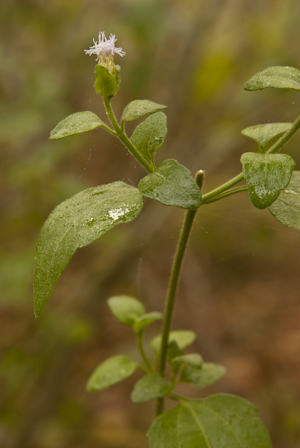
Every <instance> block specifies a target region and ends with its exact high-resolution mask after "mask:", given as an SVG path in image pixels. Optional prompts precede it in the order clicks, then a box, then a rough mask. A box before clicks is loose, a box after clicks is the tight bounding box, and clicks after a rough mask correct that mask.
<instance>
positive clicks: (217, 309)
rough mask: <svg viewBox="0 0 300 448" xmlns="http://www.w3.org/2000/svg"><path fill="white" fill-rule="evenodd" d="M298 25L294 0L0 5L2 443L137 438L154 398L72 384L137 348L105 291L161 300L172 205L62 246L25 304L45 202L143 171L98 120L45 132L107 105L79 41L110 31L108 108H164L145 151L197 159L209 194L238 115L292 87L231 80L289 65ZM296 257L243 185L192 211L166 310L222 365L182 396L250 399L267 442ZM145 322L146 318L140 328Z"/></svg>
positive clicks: (292, 367)
mask: <svg viewBox="0 0 300 448" xmlns="http://www.w3.org/2000/svg"><path fill="white" fill-rule="evenodd" d="M299 20H300V3H299V0H285V1H282V0H259V1H254V2H249V1H240V0H227V1H221V0H210V1H204V0H203V1H201V0H173V1H170V0H169V1H168V0H161V1H159V0H110V1H107V0H98V1H96V0H63V1H61V0H50V1H49V0H3V1H1V3H0V33H1V44H0V98H1V104H0V115H1V120H0V142H1V164H0V169H1V180H0V183H1V199H0V208H1V224H0V225H1V228H0V240H1V251H0V276H1V279H0V290H1V302H0V328H1V332H0V334H1V337H0V349H1V361H0V388H1V395H0V406H1V409H0V422H1V423H0V446H1V447H3V448H19V447H22V448H67V447H72V448H83V447H84V448H96V447H101V448H128V447H130V448H142V447H147V446H148V442H147V439H146V436H145V435H144V434H145V432H146V430H147V428H148V425H149V422H150V421H151V418H152V414H153V404H152V403H150V404H149V403H148V404H143V405H133V404H132V403H131V402H130V398H129V396H130V391H131V389H132V387H133V384H134V382H135V380H136V378H137V377H134V378H130V379H128V380H126V381H125V382H124V383H121V384H119V385H116V386H115V387H113V388H111V389H109V390H107V391H104V392H102V393H94V394H88V393H87V392H86V391H85V384H86V381H87V378H88V377H89V375H90V373H91V372H92V370H93V369H94V367H95V366H96V365H97V363H99V362H100V361H102V360H104V359H105V358H107V357H108V356H110V355H112V354H119V353H126V354H128V355H129V356H138V354H137V349H136V346H135V341H134V338H133V335H132V333H131V331H130V329H128V328H126V327H122V326H121V325H118V324H117V323H116V321H115V320H114V318H112V316H111V314H110V312H109V310H108V308H107V306H106V299H107V298H108V297H109V296H111V295H113V294H119V293H125V294H130V295H133V296H136V297H138V298H140V299H141V300H143V302H144V303H145V305H146V307H147V310H149V311H152V310H159V311H161V310H162V309H163V300H164V297H165V290H166V287H167V282H168V275H169V270H170V264H171V261H172V254H173V252H174V249H175V244H176V238H177V236H178V232H179V228H180V225H181V221H182V218H183V213H184V212H183V210H180V209H176V208H175V207H170V208H168V207H163V206H162V205H160V204H158V203H155V202H154V201H152V202H151V201H146V204H145V207H144V210H143V212H142V214H141V215H140V216H139V217H138V219H136V220H135V221H134V222H132V223H130V224H127V225H123V226H118V227H117V228H115V229H114V230H112V231H111V232H109V233H108V234H107V235H106V236H104V237H102V238H101V239H100V240H98V241H96V242H94V243H93V244H91V245H90V246H88V247H86V248H84V249H81V250H79V251H78V252H77V254H76V255H75V256H74V257H73V259H72V262H71V264H70V265H69V267H68V268H67V269H66V271H65V272H64V274H63V275H62V277H61V279H60V280H59V282H58V284H57V287H56V289H55V291H54V294H53V296H52V298H51V300H50V301H49V303H48V305H47V306H46V308H45V310H44V312H43V313H42V316H41V317H40V318H39V319H38V320H37V321H35V319H34V317H33V310H32V279H33V269H34V253H35V244H36V240H37V236H38V233H39V230H40V228H41V226H42V223H43V221H44V220H45V219H46V218H47V216H48V214H49V213H50V211H51V210H52V209H53V208H54V207H55V206H56V205H57V204H59V203H60V202H61V201H62V200H64V199H67V198H69V197H70V196H72V195H73V194H75V193H77V192H79V191H80V190H82V189H84V188H88V187H91V186H95V185H98V184H104V183H108V182H112V181H115V180H119V179H121V180H124V181H125V182H128V183H130V184H134V185H137V183H138V181H139V179H140V178H141V177H142V176H143V175H144V174H145V172H144V171H143V170H142V169H141V168H140V167H139V166H137V163H136V162H135V161H134V159H133V158H132V157H131V156H128V155H127V154H126V151H124V150H123V147H122V145H121V144H120V143H118V141H116V140H114V139H113V137H112V136H110V135H108V134H107V133H105V131H103V130H99V129H98V130H96V131H93V132H91V133H89V134H86V135H83V136H74V137H70V138H68V139H65V140H61V141H49V140H48V136H49V132H50V130H51V129H52V128H53V127H54V126H55V125H56V124H57V122H58V121H60V120H61V119H63V118H65V117H66V116H67V115H68V114H71V113H73V112H77V111H83V110H91V111H93V112H95V113H98V114H99V115H100V116H101V117H102V118H105V115H104V109H103V106H102V103H101V98H100V97H99V96H98V95H96V94H95V93H94V90H93V78H94V75H93V69H94V63H95V61H94V57H91V58H89V57H88V56H86V55H84V52H83V49H84V48H88V47H89V46H90V45H91V44H92V38H93V37H97V35H98V32H99V31H100V30H105V31H106V33H107V35H108V34H109V33H115V34H116V36H117V38H118V45H119V46H121V47H123V49H124V50H125V51H126V52H127V55H126V57H125V58H123V59H122V60H121V58H118V57H117V58H118V60H117V62H118V63H121V65H122V85H121V90H120V92H119V93H118V95H117V97H116V98H115V99H114V100H113V106H114V109H115V112H116V114H117V115H120V113H121V111H122V109H123V108H124V106H125V105H126V104H127V103H128V102H129V101H130V100H132V99H138V98H141V99H143V98H147V99H151V100H153V101H156V102H159V103H163V104H166V105H168V109H167V110H166V113H167V116H168V124H169V132H168V136H167V139H166V142H165V145H164V147H163V148H162V149H161V150H160V152H159V154H158V155H157V161H158V162H160V161H162V160H164V159H165V158H170V157H173V158H175V159H177V160H178V161H179V162H180V163H184V164H185V165H186V166H188V168H189V169H190V170H191V171H192V172H193V173H194V172H195V171H196V170H198V169H205V170H206V175H207V178H206V183H205V191H208V190H209V189H210V188H213V187H215V186H217V185H218V184H219V183H221V182H224V181H226V180H228V179H229V177H230V176H232V175H236V174H238V173H239V172H240V169H241V167H240V162H239V158H240V156H241V154H242V152H244V151H251V150H254V148H255V145H254V143H252V142H251V140H248V139H247V138H246V137H244V136H242V135H241V133H240V131H241V130H242V129H243V128H245V127H247V126H250V125H254V124H258V123H267V122H276V121H293V120H295V118H296V117H297V116H298V115H299V110H300V100H299V93H298V92H283V91H275V90H265V91H261V92H245V91H244V90H243V85H244V83H245V82H246V81H247V79H248V78H250V77H251V76H252V75H253V74H254V73H255V72H257V71H259V70H262V69H264V68H266V67H268V66H270V65H292V66H295V67H298V68H300V43H299ZM117 58H116V59H117ZM132 129H133V127H132V126H128V132H129V133H130V132H131V131H132ZM299 145H300V138H299V136H295V137H294V138H293V140H292V141H291V142H290V143H289V145H288V152H289V153H290V154H291V155H292V156H293V157H294V159H295V161H296V163H297V166H298V169H299V162H300V155H299V154H300V153H299V149H298V148H299ZM299 252H300V234H299V233H298V232H296V231H294V230H293V229H288V228H285V227H284V226H283V225H281V224H279V223H277V222H276V221H275V220H274V219H273V218H272V217H271V216H270V215H269V214H268V212H267V211H258V210H256V209H255V208H254V207H253V206H252V205H251V203H250V201H249V199H248V198H247V196H246V194H244V193H243V194H241V195H237V196H233V197H231V198H228V199H226V200H224V201H222V202H217V203H215V204H212V205H209V206H206V207H205V208H203V211H200V212H199V214H198V218H197V222H196V224H195V227H194V232H193V235H192V238H191V242H190V245H189V251H188V254H187V256H186V260H185V266H184V271H183V276H182V281H181V287H180V291H179V297H178V304H177V307H176V314H175V318H174V328H176V329H193V330H194V331H195V332H196V333H197V341H196V343H195V344H194V346H193V347H192V348H193V351H199V352H200V353H201V354H202V355H203V357H204V359H205V360H206V361H213V362H219V363H222V364H223V365H225V366H226V368H227V369H228V374H227V376H226V377H225V378H224V379H223V380H222V381H221V382H220V383H219V384H218V385H216V386H215V387H211V388H210V389H208V390H207V391H206V390H205V391H203V392H201V391H197V390H192V391H189V393H190V394H192V395H193V396H194V397H201V396H205V395H207V394H208V393H215V392H220V391H222V392H228V393H236V394H239V395H241V396H243V397H245V398H247V399H249V400H250V401H252V402H253V403H255V405H257V406H258V408H259V410H260V415H261V418H262V419H263V421H264V423H265V424H266V426H267V427H268V429H269V431H270V432H271V435H272V440H273V446H274V448H297V447H299V446H300V299H299V286H300V283H299V272H300V259H299ZM158 332H159V326H155V325H154V326H153V328H152V329H149V330H148V331H147V335H146V338H147V339H148V340H149V339H151V337H152V336H154V335H155V334H156V333H158ZM186 392H187V391H186Z"/></svg>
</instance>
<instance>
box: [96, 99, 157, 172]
mask: <svg viewBox="0 0 300 448" xmlns="http://www.w3.org/2000/svg"><path fill="white" fill-rule="evenodd" d="M103 100H104V105H105V109H106V112H107V115H108V118H109V119H110V121H111V124H112V125H113V127H114V129H115V131H116V135H117V136H118V137H119V139H120V140H121V142H122V143H124V145H125V146H126V148H127V149H128V151H129V152H130V153H131V154H132V155H133V156H134V157H135V158H136V159H137V160H138V161H139V162H140V164H141V165H142V166H143V167H144V168H145V169H146V170H147V171H148V172H149V173H152V172H153V171H154V169H153V167H152V166H151V165H150V164H149V163H148V162H147V161H146V160H145V159H144V157H142V156H141V154H140V153H139V152H138V150H137V149H136V147H135V146H134V145H133V144H132V142H131V141H130V140H129V138H128V137H127V135H126V134H125V131H124V129H123V128H121V127H120V126H119V124H118V122H117V120H116V117H115V114H114V112H113V110H112V107H111V105H110V101H109V100H108V99H107V98H103Z"/></svg>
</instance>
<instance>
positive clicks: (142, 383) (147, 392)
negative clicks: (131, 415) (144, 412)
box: [131, 373, 174, 403]
mask: <svg viewBox="0 0 300 448" xmlns="http://www.w3.org/2000/svg"><path fill="white" fill-rule="evenodd" d="M173 389H174V386H173V385H172V383H169V382H168V381H166V380H165V379H164V378H162V377H161V376H159V375H156V374H154V373H153V374H149V375H145V376H143V377H142V378H141V379H140V380H139V381H138V382H137V383H136V384H135V386H134V389H133V391H132V394H131V400H132V401H133V402H134V403H144V402H145V401H150V400H154V399H155V398H162V397H165V396H166V395H168V394H169V393H170V392H171V391H172V390H173Z"/></svg>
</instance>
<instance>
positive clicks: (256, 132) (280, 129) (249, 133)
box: [242, 123, 293, 148]
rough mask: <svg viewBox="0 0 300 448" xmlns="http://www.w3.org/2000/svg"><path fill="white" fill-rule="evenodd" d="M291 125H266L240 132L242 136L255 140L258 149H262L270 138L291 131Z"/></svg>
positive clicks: (251, 127) (250, 127)
mask: <svg viewBox="0 0 300 448" xmlns="http://www.w3.org/2000/svg"><path fill="white" fill-rule="evenodd" d="M292 126H293V123H268V124H259V125H257V126H249V127H248V128H246V129H243V130H242V134H243V135H246V137H249V138H252V139H253V140H255V141H256V142H257V143H258V144H259V146H260V148H264V147H265V146H266V144H267V143H268V142H269V141H270V140H272V138H274V137H277V136H279V135H280V134H283V133H284V132H286V131H288V130H289V129H291V127H292Z"/></svg>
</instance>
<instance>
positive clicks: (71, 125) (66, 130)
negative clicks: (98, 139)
mask: <svg viewBox="0 0 300 448" xmlns="http://www.w3.org/2000/svg"><path fill="white" fill-rule="evenodd" d="M102 124H104V123H103V121H101V120H100V118H99V117H98V116H97V115H96V114H93V112H89V111H85V112H77V113H76V114H71V115H69V116H68V117H67V118H65V119H64V120H62V121H60V122H59V123H58V125H56V126H55V128H54V129H52V131H51V132H50V140H57V139H59V138H64V137H68V136H69V135H74V134H81V133H83V132H87V131H92V130H93V129H96V128H99V126H101V125H102Z"/></svg>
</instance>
